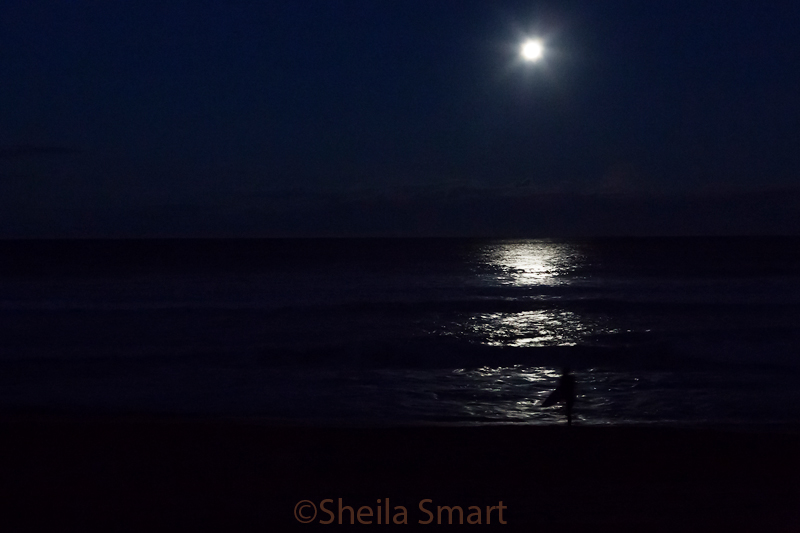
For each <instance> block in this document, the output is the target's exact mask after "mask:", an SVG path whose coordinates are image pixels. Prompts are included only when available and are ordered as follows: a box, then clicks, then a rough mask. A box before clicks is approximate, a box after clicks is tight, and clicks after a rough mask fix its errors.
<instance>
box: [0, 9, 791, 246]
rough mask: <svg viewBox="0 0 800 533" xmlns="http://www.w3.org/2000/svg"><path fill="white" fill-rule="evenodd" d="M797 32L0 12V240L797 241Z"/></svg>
mask: <svg viewBox="0 0 800 533" xmlns="http://www.w3.org/2000/svg"><path fill="white" fill-rule="evenodd" d="M798 28H800V6H799V5H797V4H793V3H790V2H766V3H763V2H755V1H753V2H735V1H730V0H728V1H694V2H679V1H670V2H641V1H630V2H622V1H603V2H597V1H574V2H568V1H559V2H535V1H526V2H521V1H519V2H517V1H495V2H487V1H485V0H481V1H472V0H457V1H456V0H453V1H448V0H437V1H435V2H433V1H430V0H426V1H416V0H404V1H396V2H392V1H380V2H377V1H374V0H365V1H347V2H332V1H330V0H304V1H302V2H301V1H295V2H278V1H244V0H227V1H224V0H217V1H203V0H191V1H169V2H163V1H158V2H156V1H153V2H146V1H137V2H107V1H100V0H96V1H89V0H74V1H70V2H64V1H39V0H24V1H22V0H20V1H16V0H7V1H5V2H3V3H0V76H2V83H0V101H2V102H3V106H2V114H1V115H0V210H2V214H0V223H2V226H0V227H2V231H0V236H5V237H17V236H47V235H50V236H108V235H239V234H241V235H265V236H270V235H351V234H352V235H360V234H388V235H400V234H409V235H423V234H431V235H433V234H443V235H444V234H506V233H509V234H514V235H517V234H520V235H522V234H526V232H529V233H530V232H532V233H534V234H537V235H531V236H538V234H542V233H544V234H546V233H548V232H549V233H552V234H554V235H557V234H562V233H563V234H572V233H578V234H583V233H587V232H588V233H592V231H594V232H596V233H603V232H609V233H620V232H621V233H625V232H626V231H627V230H625V228H626V227H628V226H630V225H631V224H633V226H636V227H638V228H639V230H640V231H642V232H645V233H647V232H651V233H664V232H666V233H670V232H672V233H675V232H678V233H680V232H689V233H704V232H711V233H715V232H716V233H719V232H723V233H724V232H739V233H742V232H744V233H748V232H749V233H753V232H755V233H758V232H772V233H774V232H777V233H782V232H783V233H785V232H789V233H793V232H798V231H800V221H798V219H797V217H794V218H792V217H793V215H791V213H792V212H793V209H794V207H797V206H798V205H800V203H792V202H795V201H796V200H797V196H798V195H797V190H798V186H800V180H798V178H800V98H799V97H798V95H800V68H798V65H800V32H798ZM526 37H538V38H541V39H542V40H543V42H544V43H545V56H544V58H543V60H542V61H540V62H538V63H524V62H523V61H521V59H520V55H519V48H520V45H521V43H522V42H523V41H524V39H525V38H526ZM776 191H777V192H776ZM753 195H755V196H758V195H761V196H759V198H762V200H759V201H760V202H761V203H758V205H755V206H754V205H750V204H747V205H746V206H745V207H742V206H741V205H740V204H741V202H745V204H746V203H747V201H750V202H752V201H754V200H753V197H754V196H753ZM776 198H777V199H778V200H779V203H781V202H782V203H781V205H782V206H783V207H780V208H779V212H780V213H783V214H780V213H779V214H778V215H774V214H770V213H771V211H770V204H771V202H773V201H774V200H775V199H776ZM787 198H788V200H787ZM550 200H552V201H550ZM559 202H561V203H559ZM581 202H583V203H581ZM614 202H617V203H614ZM648 202H649V203H648ZM726 202H727V203H726ZM737 202H738V204H737ZM787 202H788V204H787ZM711 204H713V205H714V206H716V207H714V208H713V209H712V210H711V212H712V214H708V212H707V210H706V209H705V208H704V207H703V206H706V205H711ZM554 205H556V206H564V209H561V208H560V207H559V208H554V207H553V206H554ZM736 205H738V206H739V207H735V206H736ZM542 206H550V207H549V208H550V209H551V210H552V209H555V211H554V212H552V213H550V214H549V215H548V217H550V218H547V217H545V218H547V220H546V221H545V222H542V220H543V219H542V216H539V219H538V220H539V222H536V221H535V220H532V219H530V218H529V217H527V216H526V215H525V212H526V211H529V210H532V209H539V212H540V213H541V212H542V211H541V209H540V208H541V207H542ZM620 206H622V207H620ZM731 206H733V207H731ZM626 209H627V211H626ZM714 209H716V210H714ZM736 209H739V210H740V211H741V210H744V212H748V213H749V212H753V211H754V210H755V211H757V212H759V213H761V215H758V217H761V218H758V217H756V219H753V220H751V221H742V220H741V213H740V212H739V211H736ZM780 209H783V211H780ZM512 211H513V212H514V213H516V214H515V215H513V216H511V215H509V214H508V213H509V212H512ZM615 211H616V212H622V213H628V214H627V215H624V216H621V218H619V219H618V220H612V221H611V222H609V224H610V226H607V227H606V226H602V224H601V225H600V226H597V224H596V220H592V218H597V217H600V218H601V219H602V218H603V217H606V218H608V217H609V216H611V218H612V219H613V218H614V217H613V216H612V215H610V214H609V213H613V212H615ZM701 211H706V213H705V214H701V213H700V212H701ZM567 212H569V214H565V213H567ZM581 213H583V215H581ZM587 213H591V216H590V215H588V214H587ZM635 213H638V214H635ZM509 217H510V218H509ZM565 217H570V218H569V220H567V218H565ZM576 217H577V218H579V219H580V220H577V221H576ZM581 217H583V218H581ZM625 217H628V218H625ZM631 217H632V218H631ZM687 217H688V218H687ZM764 217H766V219H765V218H764ZM770 217H771V218H770ZM776 217H777V218H776ZM534 218H536V217H534ZM679 219H680V220H679ZM609 220H611V219H609ZM737 220H738V222H737ZM765 220H766V222H765ZM637 221H638V222H639V223H638V225H637ZM642 224H643V225H642ZM731 224H733V225H731ZM736 224H739V225H738V226H737V225H736ZM765 224H767V225H765ZM592 228H594V229H592ZM604 228H605V229H604ZM641 228H646V229H641ZM726 228H727V229H726ZM639 230H637V231H639ZM634 233H635V231H634Z"/></svg>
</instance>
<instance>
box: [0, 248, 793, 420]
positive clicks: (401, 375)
mask: <svg viewBox="0 0 800 533" xmlns="http://www.w3.org/2000/svg"><path fill="white" fill-rule="evenodd" d="M565 366H569V367H570V368H571V369H572V370H573V372H574V375H575V377H576V381H577V399H576V403H575V409H574V416H575V423H576V424H582V425H609V424H610V425H622V424H624V425H645V424H647V425H653V424H655V425H663V426H675V425H678V426H726V427H730V426H732V427H741V428H752V427H757V428H764V427H767V426H769V427H782V426H797V424H798V423H800V239H798V238H792V237H772V238H766V237H741V238H706V237H696V238H637V239H622V238H621V239H596V240H584V241H577V240H491V239H484V240H474V239H473V240H470V239H263V240H262V239H252V240H247V239H244V240H222V239H220V240H202V239H197V240H190V239H185V240H86V241H82V240H71V241H70V240H65V241H46V240H42V241H3V242H0V409H2V410H3V411H4V412H6V413H18V412H57V413H67V414H75V415H84V414H88V415H94V414H105V415H123V414H131V413H137V414H148V415H150V414H153V415H177V416H190V417H195V416H196V417H206V418H226V419H228V418H248V419H253V420H263V421H265V422H267V423H276V422H280V423H297V424H312V425H334V426H337V425H345V426H350V425H384V424H386V425H406V424H411V425H426V424H465V425H472V424H563V423H564V413H563V407H561V406H559V405H556V406H552V407H541V406H540V405H539V404H540V402H541V401H542V399H543V398H545V397H546V396H547V394H548V393H549V392H550V391H551V390H553V388H554V387H555V386H556V384H557V382H558V378H559V375H560V374H561V371H562V369H563V368H564V367H565Z"/></svg>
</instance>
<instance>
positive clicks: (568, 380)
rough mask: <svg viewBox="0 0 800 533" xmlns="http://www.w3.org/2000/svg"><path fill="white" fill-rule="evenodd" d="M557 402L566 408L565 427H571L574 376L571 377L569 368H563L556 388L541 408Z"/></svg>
mask: <svg viewBox="0 0 800 533" xmlns="http://www.w3.org/2000/svg"><path fill="white" fill-rule="evenodd" d="M557 402H564V404H565V405H566V407H567V425H568V426H571V425H572V406H573V404H574V403H575V376H574V375H572V372H571V371H570V368H569V366H565V367H564V370H563V371H562V372H561V377H560V378H559V380H558V386H557V387H556V389H555V390H554V391H553V392H551V393H550V396H548V397H547V398H546V399H545V400H544V402H542V407H548V406H550V405H553V404H554V403H557Z"/></svg>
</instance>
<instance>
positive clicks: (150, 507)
mask: <svg viewBox="0 0 800 533" xmlns="http://www.w3.org/2000/svg"><path fill="white" fill-rule="evenodd" d="M799 450H800V433H798V432H797V431H771V432H767V431H757V432H753V431H750V432H745V431H725V430H710V429H708V430H706V429H702V430H687V429H668V428H661V429H659V428H626V427H579V426H574V427H572V428H567V427H565V426H552V427H521V426H495V427H398V428H320V427H297V426H294V427H292V426H288V425H285V424H279V423H273V424H270V425H264V424H256V423H252V422H247V421H225V422H222V421H199V420H175V419H154V418H147V417H133V416H131V417H124V418H115V419H112V418H102V417H93V418H68V417H61V416H52V415H25V416H19V415H17V416H6V417H5V418H4V419H3V420H2V421H1V422H0V474H2V480H1V481H0V487H2V491H3V494H2V505H1V507H2V509H3V511H2V514H0V529H2V530H3V531H14V530H18V529H17V527H13V528H12V527H11V524H14V522H17V524H21V525H24V526H25V529H38V530H42V528H47V529H45V530H53V531H67V530H81V531H89V530H91V531H100V530H104V531H154V530H157V531H166V530H170V531H177V530H180V531H197V530H216V531H272V530H275V529H276V528H281V529H282V530H283V529H290V530H301V529H319V528H320V527H323V525H324V526H326V527H325V528H323V529H324V530H327V527H331V528H334V529H336V528H338V529H342V527H343V526H338V525H337V523H338V520H339V516H338V515H339V513H338V504H339V501H338V500H339V498H341V499H342V507H343V510H342V521H343V523H345V524H347V523H349V521H350V519H351V518H350V511H349V510H348V509H347V508H346V507H352V508H353V513H352V514H353V515H354V516H353V520H354V522H355V524H354V525H353V526H348V527H349V529H353V528H355V529H356V530H359V531H360V530H364V531H368V530H372V529H374V528H385V527H391V528H392V529H393V530H394V529H397V528H399V530H401V531H404V530H407V529H409V528H410V529H419V528H426V529H430V528H435V530H438V529H439V528H450V527H454V526H453V525H450V526H448V525H447V519H448V518H447V517H448V511H447V510H446V509H442V516H441V521H442V522H443V523H442V524H438V523H437V522H438V521H439V518H438V516H437V515H438V513H437V507H439V506H450V507H452V506H460V507H461V508H462V510H463V511H464V514H463V520H464V525H463V526H460V527H461V528H463V527H466V526H467V525H468V524H467V521H468V520H471V521H473V522H475V521H477V520H480V521H481V523H480V526H481V527H480V530H484V529H501V530H503V531H511V530H514V531H523V530H524V531H643V532H644V531H647V532H650V531H765V532H766V531H786V532H789V531H800V457H798V454H799V452H798V451H799ZM386 498H388V499H389V516H390V517H391V518H392V519H397V520H398V521H402V519H403V516H402V508H405V510H406V515H405V519H406V522H407V524H394V523H391V521H390V523H389V524H386V521H385V516H386V512H385V510H386V508H387V507H386V503H387V502H386ZM325 499H330V500H332V501H331V502H328V503H326V504H324V506H325V507H326V508H327V509H328V510H330V511H331V513H330V514H326V513H325V512H324V511H322V510H320V509H319V508H318V507H319V505H320V502H322V501H323V500H325ZM379 499H380V500H381V502H380V503H378V500H379ZM302 500H309V501H311V502H312V503H314V504H315V505H316V506H317V516H316V518H315V519H314V520H313V525H309V524H301V523H300V522H299V521H298V520H297V519H296V518H295V516H294V514H293V513H294V510H295V506H296V505H297V503H298V502H300V501H302ZM422 500H430V501H429V502H422V506H423V507H424V508H425V509H427V510H428V511H430V513H431V514H430V515H429V514H427V513H425V512H424V511H423V510H422V509H420V507H419V505H420V502H421V501H422ZM500 502H502V504H501V503H500ZM501 506H502V516H501V515H500V510H501ZM361 507H366V509H362V513H361V519H362V522H365V523H359V522H358V514H357V513H358V510H359V508H361ZM489 507H495V509H491V510H490V511H489V519H490V520H491V524H486V520H487V517H486V515H487V508H489ZM379 510H380V511H379ZM300 512H301V514H302V515H303V516H306V517H308V516H311V514H310V513H311V508H310V507H306V508H305V509H302V510H300ZM452 512H453V513H454V515H453V520H454V521H455V522H458V510H453V511H452ZM476 513H477V514H476ZM379 514H380V519H381V524H378V523H377V521H378V515H379ZM328 520H332V522H333V523H332V524H329V525H328V524H320V521H328ZM427 520H431V522H430V523H428V524H420V521H423V522H424V521H427ZM501 521H502V522H505V524H503V523H501ZM475 525H477V524H475ZM456 527H458V526H456ZM470 529H473V528H471V527H470Z"/></svg>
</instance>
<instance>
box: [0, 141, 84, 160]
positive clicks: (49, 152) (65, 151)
mask: <svg viewBox="0 0 800 533" xmlns="http://www.w3.org/2000/svg"><path fill="white" fill-rule="evenodd" d="M80 152H81V150H78V149H77V148H72V147H69V146H55V145H41V144H20V145H16V146H4V147H0V160H3V159H5V160H9V159H20V158H25V157H38V156H58V155H73V154H78V153H80Z"/></svg>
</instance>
